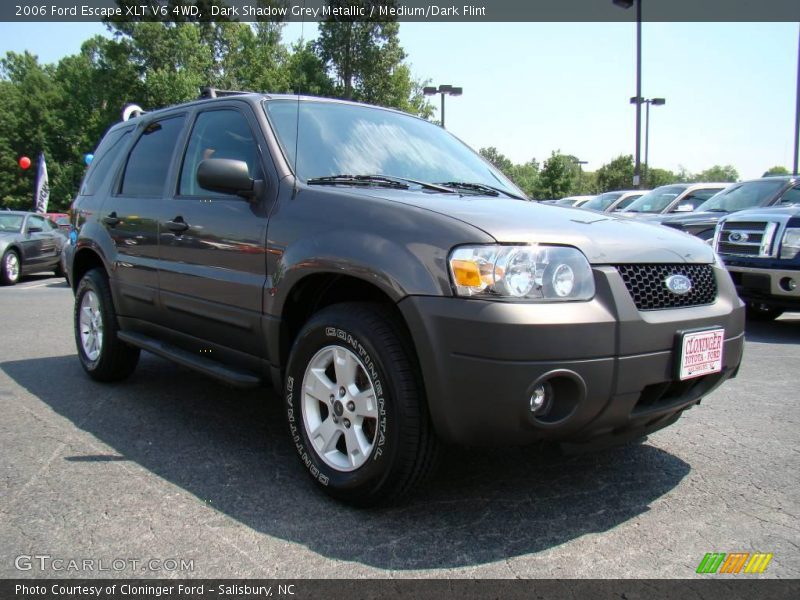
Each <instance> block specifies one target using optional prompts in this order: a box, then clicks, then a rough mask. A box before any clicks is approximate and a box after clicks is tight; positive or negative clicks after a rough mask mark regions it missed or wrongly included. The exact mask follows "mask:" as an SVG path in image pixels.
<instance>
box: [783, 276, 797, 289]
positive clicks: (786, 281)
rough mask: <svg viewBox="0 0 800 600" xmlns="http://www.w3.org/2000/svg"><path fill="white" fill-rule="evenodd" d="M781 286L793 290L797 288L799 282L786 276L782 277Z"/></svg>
mask: <svg viewBox="0 0 800 600" xmlns="http://www.w3.org/2000/svg"><path fill="white" fill-rule="evenodd" d="M781 287H782V288H783V289H784V290H786V291H787V292H793V291H795V290H796V289H797V282H796V281H795V280H794V279H792V278H791V277H784V278H783V279H781Z"/></svg>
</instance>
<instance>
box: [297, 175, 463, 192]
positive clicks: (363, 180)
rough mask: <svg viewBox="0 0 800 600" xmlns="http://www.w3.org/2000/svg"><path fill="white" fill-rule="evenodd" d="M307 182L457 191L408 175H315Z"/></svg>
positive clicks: (312, 183) (313, 183)
mask: <svg viewBox="0 0 800 600" xmlns="http://www.w3.org/2000/svg"><path fill="white" fill-rule="evenodd" d="M306 183H308V184H310V185H336V184H339V183H343V184H349V185H381V186H385V187H390V188H395V189H399V190H407V189H408V188H409V184H411V185H416V186H419V187H421V188H425V189H428V190H433V191H435V192H444V193H445V194H454V193H455V192H454V191H453V190H451V189H450V188H447V187H444V186H442V185H437V184H435V183H428V182H427V181H417V180H416V179H408V178H407V177H395V176H394V175H329V176H327V177H314V178H313V179H309V180H308V181H307V182H306Z"/></svg>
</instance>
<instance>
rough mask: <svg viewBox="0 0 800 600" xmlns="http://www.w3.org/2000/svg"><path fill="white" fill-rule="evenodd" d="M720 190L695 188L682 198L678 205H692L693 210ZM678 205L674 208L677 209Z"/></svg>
mask: <svg viewBox="0 0 800 600" xmlns="http://www.w3.org/2000/svg"><path fill="white" fill-rule="evenodd" d="M719 192H720V190H718V189H715V188H714V189H706V190H695V191H693V192H691V193H690V194H687V195H686V196H685V197H684V198H681V201H680V202H678V206H691V207H692V210H694V209H695V208H697V207H698V206H700V205H701V204H702V203H703V202H705V201H706V200H708V199H709V198H711V196H713V195H715V194H718V193H719ZM678 206H676V207H675V208H673V209H672V210H677V209H678ZM684 210H686V209H684Z"/></svg>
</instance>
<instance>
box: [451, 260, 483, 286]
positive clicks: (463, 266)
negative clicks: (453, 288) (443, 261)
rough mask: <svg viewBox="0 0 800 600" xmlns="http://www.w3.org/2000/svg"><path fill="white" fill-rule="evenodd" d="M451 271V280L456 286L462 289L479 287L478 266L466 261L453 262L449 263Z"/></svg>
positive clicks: (479, 275)
mask: <svg viewBox="0 0 800 600" xmlns="http://www.w3.org/2000/svg"><path fill="white" fill-rule="evenodd" d="M450 266H451V267H452V269H453V279H455V280H456V285H462V286H464V287H480V286H481V271H480V269H479V268H478V265H477V264H475V263H474V262H470V261H468V260H453V261H451V262H450Z"/></svg>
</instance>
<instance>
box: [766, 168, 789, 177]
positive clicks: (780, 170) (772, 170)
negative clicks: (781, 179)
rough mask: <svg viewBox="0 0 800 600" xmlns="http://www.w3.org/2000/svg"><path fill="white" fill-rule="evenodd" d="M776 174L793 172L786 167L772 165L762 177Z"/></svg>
mask: <svg viewBox="0 0 800 600" xmlns="http://www.w3.org/2000/svg"><path fill="white" fill-rule="evenodd" d="M775 175H791V173H790V172H789V169H787V168H786V167H770V168H769V169H767V170H766V172H765V173H764V174H763V175H762V177H773V176H775Z"/></svg>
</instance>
